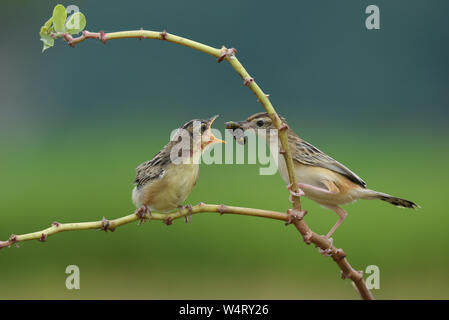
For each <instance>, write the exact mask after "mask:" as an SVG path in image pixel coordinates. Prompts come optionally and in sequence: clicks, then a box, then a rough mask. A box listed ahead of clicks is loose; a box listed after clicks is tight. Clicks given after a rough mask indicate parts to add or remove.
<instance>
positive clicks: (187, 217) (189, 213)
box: [179, 204, 192, 223]
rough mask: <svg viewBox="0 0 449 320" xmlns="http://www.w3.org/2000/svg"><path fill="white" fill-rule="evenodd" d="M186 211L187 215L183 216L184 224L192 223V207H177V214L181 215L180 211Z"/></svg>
mask: <svg viewBox="0 0 449 320" xmlns="http://www.w3.org/2000/svg"><path fill="white" fill-rule="evenodd" d="M184 209H187V214H186V215H185V216H184V217H185V220H186V223H192V205H191V204H188V205H186V206H179V214H181V215H182V210H184Z"/></svg>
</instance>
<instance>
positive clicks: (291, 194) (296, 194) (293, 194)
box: [287, 183, 304, 203]
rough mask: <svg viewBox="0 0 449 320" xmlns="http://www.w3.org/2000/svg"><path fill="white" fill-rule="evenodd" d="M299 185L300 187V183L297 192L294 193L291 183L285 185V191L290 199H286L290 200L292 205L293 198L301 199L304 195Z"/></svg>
mask: <svg viewBox="0 0 449 320" xmlns="http://www.w3.org/2000/svg"><path fill="white" fill-rule="evenodd" d="M299 185H300V183H298V191H297V192H294V191H293V190H292V184H291V183H290V184H289V185H287V190H288V191H289V192H290V197H289V198H288V199H289V200H290V202H291V203H293V197H301V196H303V195H304V191H302V190H301V187H300V186H299Z"/></svg>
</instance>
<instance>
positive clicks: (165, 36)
mask: <svg viewBox="0 0 449 320" xmlns="http://www.w3.org/2000/svg"><path fill="white" fill-rule="evenodd" d="M56 37H62V38H63V39H64V40H65V41H66V42H67V43H68V44H69V45H70V46H72V47H74V46H75V45H77V44H78V43H81V42H83V41H84V40H86V39H90V38H94V39H98V40H100V41H102V42H103V43H105V44H106V42H107V41H108V40H113V39H125V38H137V39H157V40H163V41H168V42H172V43H177V44H180V45H183V46H186V47H189V48H192V49H195V50H199V51H201V52H204V53H207V54H209V55H212V56H214V57H216V58H217V62H221V61H223V60H226V61H228V62H229V64H230V65H231V66H232V67H233V68H234V70H235V71H236V72H237V73H238V74H239V75H240V77H241V78H242V79H243V84H244V85H246V86H248V87H249V89H250V90H251V91H252V92H253V93H254V94H255V95H256V96H257V98H258V100H259V102H260V103H261V104H262V106H263V107H264V109H265V111H266V112H267V113H268V115H269V116H270V118H271V120H272V121H273V124H274V125H275V127H276V128H277V129H278V131H279V139H280V142H281V145H282V148H283V150H284V152H283V155H284V158H285V160H286V164H287V169H288V175H289V180H290V183H291V186H292V191H294V192H297V191H298V186H297V183H296V177H295V174H294V170H293V168H294V166H293V160H292V156H291V151H290V148H289V144H288V138H287V133H286V131H287V130H285V129H286V128H287V127H286V124H284V123H283V122H282V121H281V119H280V118H279V116H278V114H277V113H276V110H275V109H274V107H273V105H272V104H271V101H270V99H269V98H268V95H266V94H265V93H264V92H263V91H262V89H261V88H260V87H259V85H258V84H257V83H256V81H254V78H253V77H251V76H250V74H249V73H248V72H247V71H246V69H245V68H244V67H243V65H242V64H241V63H240V61H239V60H238V59H237V57H236V56H235V53H236V52H237V51H236V50H235V49H233V48H232V49H227V48H226V47H224V46H223V47H222V48H221V49H217V48H213V47H210V46H208V45H204V44H202V43H199V42H196V41H193V40H190V39H186V38H183V37H180V36H177V35H174V34H170V33H167V32H166V31H165V30H164V31H162V32H157V31H149V30H131V31H121V32H111V33H104V32H103V31H100V32H97V33H95V32H89V31H84V32H83V35H82V36H80V37H77V38H73V37H72V36H71V35H70V34H66V33H64V34H57V35H56ZM225 208H226V209H225ZM293 209H294V210H296V211H297V212H298V211H301V203H300V199H299V197H298V196H294V197H293ZM185 210H186V209H184V210H183V211H182V212H181V213H175V214H170V215H168V216H167V215H160V214H153V219H157V220H162V219H176V218H179V217H181V216H185V214H186V211H185ZM198 212H223V213H233V214H243V215H252V216H259V217H265V218H271V219H277V220H285V221H288V222H292V223H293V224H294V225H295V227H296V229H297V230H298V231H299V232H300V233H301V235H302V236H303V239H304V241H305V242H306V243H307V244H310V243H314V244H315V246H317V247H319V248H321V249H322V250H324V251H325V253H326V255H329V256H331V257H332V259H333V260H334V261H335V262H336V264H337V265H338V267H339V268H340V269H341V272H342V278H343V279H345V278H349V279H351V280H352V281H353V283H354V285H355V287H356V291H357V292H358V293H359V294H360V296H361V297H362V298H363V299H374V298H373V296H372V294H371V292H370V291H369V289H368V288H367V287H366V285H365V282H364V280H363V273H362V272H361V271H355V270H354V269H353V268H352V267H351V265H350V264H349V262H348V261H347V259H346V255H345V253H344V252H343V250H342V249H337V248H336V247H335V246H334V245H333V244H332V242H331V241H329V239H328V238H326V237H324V236H321V235H318V234H316V233H314V232H313V231H312V230H311V229H310V227H309V226H308V225H307V223H306V222H305V221H304V219H302V218H300V219H298V218H295V219H293V220H289V219H290V218H289V216H287V215H286V214H283V213H279V212H274V211H267V210H258V209H249V208H241V207H231V206H217V205H206V204H200V205H197V206H195V207H193V208H192V213H198ZM167 217H168V218H167ZM137 219H139V217H137V216H136V215H135V214H134V215H128V216H125V217H122V218H118V219H115V220H112V221H108V220H102V221H97V222H85V223H74V224H70V223H69V224H62V225H61V224H59V226H57V225H53V226H52V227H50V228H47V229H45V230H42V231H39V232H34V233H29V234H25V235H21V236H11V238H10V239H9V240H8V241H4V242H0V249H1V248H2V247H5V246H9V245H11V244H14V243H16V242H18V241H25V240H31V239H40V240H41V241H44V240H45V239H46V237H47V236H49V235H51V234H54V233H57V232H61V231H72V230H86V229H99V228H103V229H104V230H108V229H109V230H113V229H114V228H116V227H118V226H120V225H123V224H126V223H129V222H132V221H136V220H137ZM170 221H171V220H170Z"/></svg>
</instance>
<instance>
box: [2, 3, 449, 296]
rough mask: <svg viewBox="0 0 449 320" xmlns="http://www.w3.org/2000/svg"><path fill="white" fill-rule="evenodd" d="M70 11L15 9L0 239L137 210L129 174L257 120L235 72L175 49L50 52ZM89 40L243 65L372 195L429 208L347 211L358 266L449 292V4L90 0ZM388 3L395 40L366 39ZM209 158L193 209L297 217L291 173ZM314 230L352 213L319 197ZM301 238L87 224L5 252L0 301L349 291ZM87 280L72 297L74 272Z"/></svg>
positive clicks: (348, 246) (397, 292)
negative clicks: (209, 124) (107, 36)
mask: <svg viewBox="0 0 449 320" xmlns="http://www.w3.org/2000/svg"><path fill="white" fill-rule="evenodd" d="M57 3H58V2H57V1H39V2H38V1H30V0H29V1H20V2H17V1H2V6H1V11H0V21H1V22H0V23H1V26H2V28H0V35H1V38H2V39H3V40H2V42H1V44H0V48H1V49H0V150H1V151H0V152H1V153H0V239H2V240H6V239H7V238H8V237H9V235H10V234H11V233H15V234H21V233H27V232H31V231H37V230H40V229H42V228H45V227H47V226H49V225H50V223H51V222H53V221H55V220H57V221H59V222H76V221H92V220H98V219H101V217H103V216H106V217H107V218H116V217H119V216H123V215H125V214H129V213H131V212H132V211H133V210H134V208H133V205H132V203H131V200H130V194H131V189H132V181H133V179H134V175H135V171H134V168H135V167H136V166H137V165H138V164H139V163H141V162H143V161H145V160H148V159H150V158H152V157H153V155H154V154H155V153H156V152H157V151H158V150H159V149H160V148H161V147H162V146H163V145H164V144H165V143H166V142H167V141H168V139H169V133H170V132H171V130H172V129H174V128H176V127H178V126H180V125H181V124H182V123H184V122H186V121H187V120H190V119H192V118H206V117H209V116H211V115H213V114H217V113H219V114H221V118H219V119H218V120H217V121H216V122H215V127H217V128H220V129H221V130H223V123H224V122H225V121H228V120H239V119H244V118H246V116H248V115H250V114H252V113H254V112H258V111H261V110H262V109H261V106H260V105H259V104H258V103H257V101H256V98H255V97H254V95H253V94H252V93H251V92H250V91H249V90H248V89H246V88H244V87H243V86H242V81H241V79H240V78H239V77H238V75H237V74H236V73H235V72H234V71H233V70H232V68H231V67H230V66H229V65H226V64H217V63H216V62H215V61H214V59H213V58H212V57H210V56H207V55H205V54H202V53H200V52H196V51H193V50H191V49H188V48H183V47H179V46H176V45H174V44H170V43H164V42H160V41H150V40H148V41H138V40H117V41H110V42H108V43H107V45H106V46H105V45H103V44H102V43H100V42H99V41H92V40H91V41H88V42H84V43H82V44H80V45H78V46H77V47H76V48H75V49H72V48H69V47H67V45H66V44H65V43H63V42H62V41H61V40H60V41H57V43H56V45H55V47H54V48H51V49H50V50H48V51H46V52H45V53H44V54H42V53H41V42H40V41H39V36H38V32H39V28H40V26H41V25H42V24H43V22H45V21H46V20H47V18H48V17H49V16H50V15H51V12H52V8H53V7H54V5H55V4H57ZM61 3H62V4H64V5H65V6H67V5H69V4H76V5H78V6H79V7H80V10H81V11H82V12H84V13H85V14H86V17H87V29H88V30H91V31H98V30H105V31H106V32H110V31H118V30H127V29H138V28H140V27H143V28H145V29H150V30H162V29H167V31H168V32H171V33H175V34H179V35H182V36H186V37H189V38H192V39H194V40H197V41H201V42H204V43H206V44H209V45H212V46H215V47H220V46H221V45H223V44H224V45H226V46H228V47H235V48H237V49H238V57H239V59H240V60H241V62H242V63H243V64H244V65H245V67H246V68H247V69H248V71H249V72H250V73H251V74H252V75H253V76H254V77H255V79H256V80H257V81H258V83H259V85H260V86H261V87H262V88H263V89H264V90H265V91H266V92H268V93H270V94H271V96H270V98H271V100H272V102H273V104H274V105H275V107H276V108H277V110H278V111H279V113H281V114H282V115H284V116H285V117H286V118H287V119H288V121H289V124H290V126H291V127H292V128H293V129H294V130H295V131H296V132H297V133H298V134H299V135H300V136H302V137H303V138H305V139H306V140H308V141H309V142H311V143H313V144H314V145H316V146H317V147H319V148H320V149H322V150H323V151H325V152H326V153H328V154H330V155H331V156H333V157H334V158H336V159H337V160H339V161H341V162H342V163H344V164H346V165H347V166H349V167H350V168H351V169H353V170H354V171H355V172H357V173H358V174H359V175H360V176H361V177H362V178H363V179H364V180H365V181H367V182H368V186H369V187H370V188H373V189H378V190H381V191H384V192H387V193H391V194H394V195H397V196H401V197H404V198H407V199H410V200H413V201H416V202H417V203H419V204H420V205H421V206H422V209H420V210H418V211H415V212H413V211H410V210H405V209H398V208H395V207H393V206H391V205H389V204H387V203H384V202H381V201H360V202H358V203H356V204H351V205H347V206H345V208H346V210H347V211H348V212H349V215H348V218H347V220H346V221H345V222H344V224H343V225H342V226H341V227H340V228H339V229H338V231H337V232H336V233H335V236H334V239H335V244H336V245H337V246H339V247H342V248H344V250H345V252H346V253H347V254H348V258H349V260H350V262H351V264H352V265H353V266H354V267H355V268H356V269H363V270H364V269H365V268H366V267H367V266H368V265H377V266H378V267H379V268H380V277H381V278H380V286H381V288H380V289H379V290H374V291H373V293H374V295H375V297H376V298H379V299H420V298H422V299H430V298H435V299H443V298H444V299H447V298H449V271H448V270H449V253H448V252H449V235H448V233H447V230H448V226H449V215H448V210H447V204H446V200H447V197H448V187H447V185H446V182H447V180H448V178H449V173H448V170H447V163H448V156H449V148H448V143H447V139H448V137H449V130H448V124H447V120H448V115H449V111H448V110H449V109H448V102H449V90H448V84H449V81H448V80H449V79H448V77H449V72H448V71H449V70H448V69H449V62H448V60H447V57H448V54H449V42H448V36H449V28H448V27H449V22H448V19H447V10H448V9H449V4H448V3H447V1H436V0H432V1H427V2H425V1H405V0H400V1H399V0H398V1H393V2H392V1H385V0H378V1H375V2H372V1H360V0H352V1H338V2H337V1H331V0H329V1H324V0H320V1H297V2H295V3H292V2H288V1H227V2H222V1H214V2H212V1H208V2H206V1H194V0H190V1H180V0H177V1H163V2H161V1H160V2H148V1H127V2H124V1H123V2H114V3H112V2H110V1H104V0H102V1H99V0H98V1H76V2H61ZM369 4H376V5H378V6H379V7H380V12H381V29H380V30H376V31H368V30H366V28H365V18H366V14H365V13H364V12H365V8H366V6H368V5H369ZM258 170H259V166H258V165H202V166H201V172H200V180H199V182H198V184H197V186H196V188H195V189H194V191H193V192H192V194H191V195H190V197H189V198H188V201H187V202H188V203H192V204H196V203H198V202H199V201H204V202H209V203H226V204H234V205H240V206H249V207H257V208H267V209H273V210H279V211H285V210H286V208H287V207H288V206H289V202H288V194H287V192H286V190H285V187H284V186H283V182H282V180H281V179H280V177H279V176H278V175H274V176H260V175H259V174H258ZM303 206H304V208H305V209H307V210H308V211H309V215H308V216H307V222H308V224H309V225H310V226H311V228H312V229H313V230H314V231H316V232H320V233H326V232H327V231H328V230H329V228H330V227H331V226H332V225H333V224H334V223H335V221H336V220H337V215H336V214H335V213H333V212H331V211H329V210H326V209H323V208H321V207H319V206H318V205H316V204H315V203H312V202H311V201H309V200H307V199H305V200H304V201H303ZM316 250H317V249H315V248H313V247H312V246H306V245H305V244H304V243H303V242H302V240H301V237H300V236H299V234H298V232H297V231H296V230H295V229H294V228H293V227H291V226H290V227H284V226H283V224H282V223H281V222H278V221H271V220H266V219H257V218H251V217H240V216H231V215H225V216H221V217H220V216H219V215H217V214H201V215H195V216H194V217H193V221H192V224H190V225H186V224H184V222H183V221H182V220H177V221H176V222H175V223H174V224H173V225H172V226H170V227H166V226H165V225H163V224H162V223H161V222H151V223H146V224H144V225H142V226H139V227H138V226H137V225H134V224H130V225H126V226H124V227H122V228H119V229H118V230H117V231H116V232H114V233H104V232H99V231H80V232H71V233H62V234H58V235H55V236H53V237H51V238H49V240H48V241H47V242H46V243H45V244H42V243H39V242H37V241H32V242H26V243H22V244H21V247H20V249H16V248H6V249H4V250H1V251H0V270H1V272H0V298H3V299H21V298H32V299H36V298H43V299H47V298H58V299H59V298H63V299H65V298H69V299H82V298H88V299H90V298H95V299H108V298H125V299H148V298H149V299H197V298H202V299H214V298H227V299H298V298H299V299H317V298H321V299H348V298H349V299H351V298H357V295H356V294H355V292H354V290H353V289H352V286H351V283H350V282H349V281H342V280H341V279H340V277H339V270H338V268H337V267H336V265H335V264H334V263H333V262H332V260H331V259H330V258H324V257H322V256H320V255H319V254H318V253H317V252H316ZM70 264H75V265H78V266H79V267H80V270H81V289H80V290H71V291H70V290H67V289H66V288H65V279H66V277H67V275H66V274H65V268H66V266H67V265H70Z"/></svg>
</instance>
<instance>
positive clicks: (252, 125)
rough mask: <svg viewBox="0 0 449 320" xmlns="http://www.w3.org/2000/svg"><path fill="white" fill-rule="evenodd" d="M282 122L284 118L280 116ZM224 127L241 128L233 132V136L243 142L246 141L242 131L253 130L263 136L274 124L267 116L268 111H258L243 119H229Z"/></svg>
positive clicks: (265, 135)
mask: <svg viewBox="0 0 449 320" xmlns="http://www.w3.org/2000/svg"><path fill="white" fill-rule="evenodd" d="M280 118H281V120H282V122H284V123H285V119H284V118H283V117H280ZM225 125H226V129H231V130H236V129H241V130H242V131H240V133H238V132H239V131H238V130H237V131H234V132H236V133H235V134H234V138H235V139H236V140H237V141H238V142H239V143H242V144H244V143H245V142H246V137H244V136H243V131H246V130H250V129H252V130H254V131H255V133H256V134H257V135H262V136H263V137H264V138H265V137H268V136H269V131H270V130H276V127H275V125H274V124H273V121H272V120H271V118H270V117H269V116H268V113H266V112H258V113H255V114H253V115H252V116H250V117H248V118H247V119H246V120H245V121H237V122H235V121H229V122H226V124H225Z"/></svg>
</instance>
